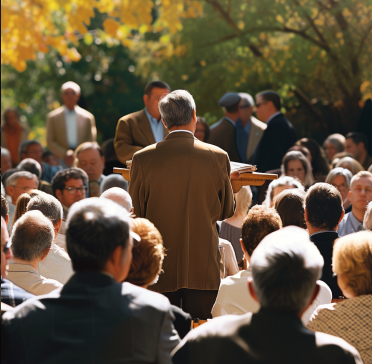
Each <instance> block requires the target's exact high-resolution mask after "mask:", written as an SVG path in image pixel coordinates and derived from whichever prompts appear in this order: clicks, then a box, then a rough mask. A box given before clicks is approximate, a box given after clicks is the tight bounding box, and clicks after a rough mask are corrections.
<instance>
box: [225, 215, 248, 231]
mask: <svg viewBox="0 0 372 364" xmlns="http://www.w3.org/2000/svg"><path fill="white" fill-rule="evenodd" d="M246 216H247V214H244V213H240V212H235V214H234V215H233V216H231V217H229V218H228V219H226V220H225V221H226V222H227V223H228V224H229V225H232V226H234V227H237V228H241V227H242V224H243V220H244V218H245V217H246Z"/></svg>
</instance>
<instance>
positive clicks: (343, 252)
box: [333, 231, 372, 296]
mask: <svg viewBox="0 0 372 364" xmlns="http://www.w3.org/2000/svg"><path fill="white" fill-rule="evenodd" d="M333 271H334V272H335V273H336V274H343V275H344V276H345V278H346V280H347V286H348V287H350V288H351V289H352V290H353V292H354V293H355V294H356V295H357V296H361V295H364V294H371V293H372V232H369V231H361V232H358V233H354V234H349V235H346V236H344V237H342V238H340V239H338V240H337V241H336V243H335V245H334V247H333Z"/></svg>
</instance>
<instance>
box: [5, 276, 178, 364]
mask: <svg viewBox="0 0 372 364" xmlns="http://www.w3.org/2000/svg"><path fill="white" fill-rule="evenodd" d="M173 318H174V317H173V314H172V313H171V309H170V303H169V301H168V299H167V298H166V297H164V296H162V295H160V294H158V293H155V292H151V291H149V290H147V289H144V288H141V287H137V286H134V285H132V284H130V283H116V282H115V281H114V280H113V279H112V278H111V277H110V276H108V275H106V274H102V273H94V272H83V273H82V272H80V273H76V274H75V275H73V276H72V277H71V279H70V280H69V281H68V282H67V283H66V285H65V286H64V287H63V288H59V289H57V290H55V291H53V292H51V293H49V294H47V295H43V296H38V297H35V298H32V299H30V300H28V301H26V302H24V303H23V304H21V305H19V306H17V307H16V308H15V309H13V310H12V311H8V312H7V313H5V314H4V316H3V321H2V325H1V360H2V361H1V362H2V363H3V361H4V362H5V363H17V364H19V363H38V364H42V363H64V364H66V363H68V364H72V363H79V364H80V363H169V364H170V363H171V360H170V357H169V355H170V352H171V351H172V350H173V348H174V347H175V346H176V345H177V344H178V343H179V337H178V335H177V333H176V331H175V329H174V327H173V323H172V321H173Z"/></svg>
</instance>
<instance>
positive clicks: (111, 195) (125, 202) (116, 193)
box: [100, 187, 133, 212]
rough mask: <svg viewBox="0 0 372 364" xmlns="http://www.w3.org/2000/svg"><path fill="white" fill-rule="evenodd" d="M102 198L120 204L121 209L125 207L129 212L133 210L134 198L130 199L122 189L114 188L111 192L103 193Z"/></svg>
mask: <svg viewBox="0 0 372 364" xmlns="http://www.w3.org/2000/svg"><path fill="white" fill-rule="evenodd" d="M100 198H105V199H107V200H111V201H114V202H116V203H117V204H119V205H120V206H121V207H124V208H125V209H126V210H127V211H128V212H131V210H132V206H133V204H132V198H131V197H130V195H129V193H128V192H127V191H125V190H123V189H122V188H119V187H113V188H110V189H109V190H107V191H105V192H104V193H102V195H101V196H100Z"/></svg>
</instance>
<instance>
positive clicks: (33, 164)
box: [17, 158, 42, 178]
mask: <svg viewBox="0 0 372 364" xmlns="http://www.w3.org/2000/svg"><path fill="white" fill-rule="evenodd" d="M17 169H19V170H20V171H27V172H30V173H32V174H34V175H35V176H36V177H37V178H40V177H41V173H42V170H41V165H40V163H39V162H38V161H36V160H35V159H32V158H25V159H24V160H22V161H21V162H20V163H19V164H18V166H17Z"/></svg>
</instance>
